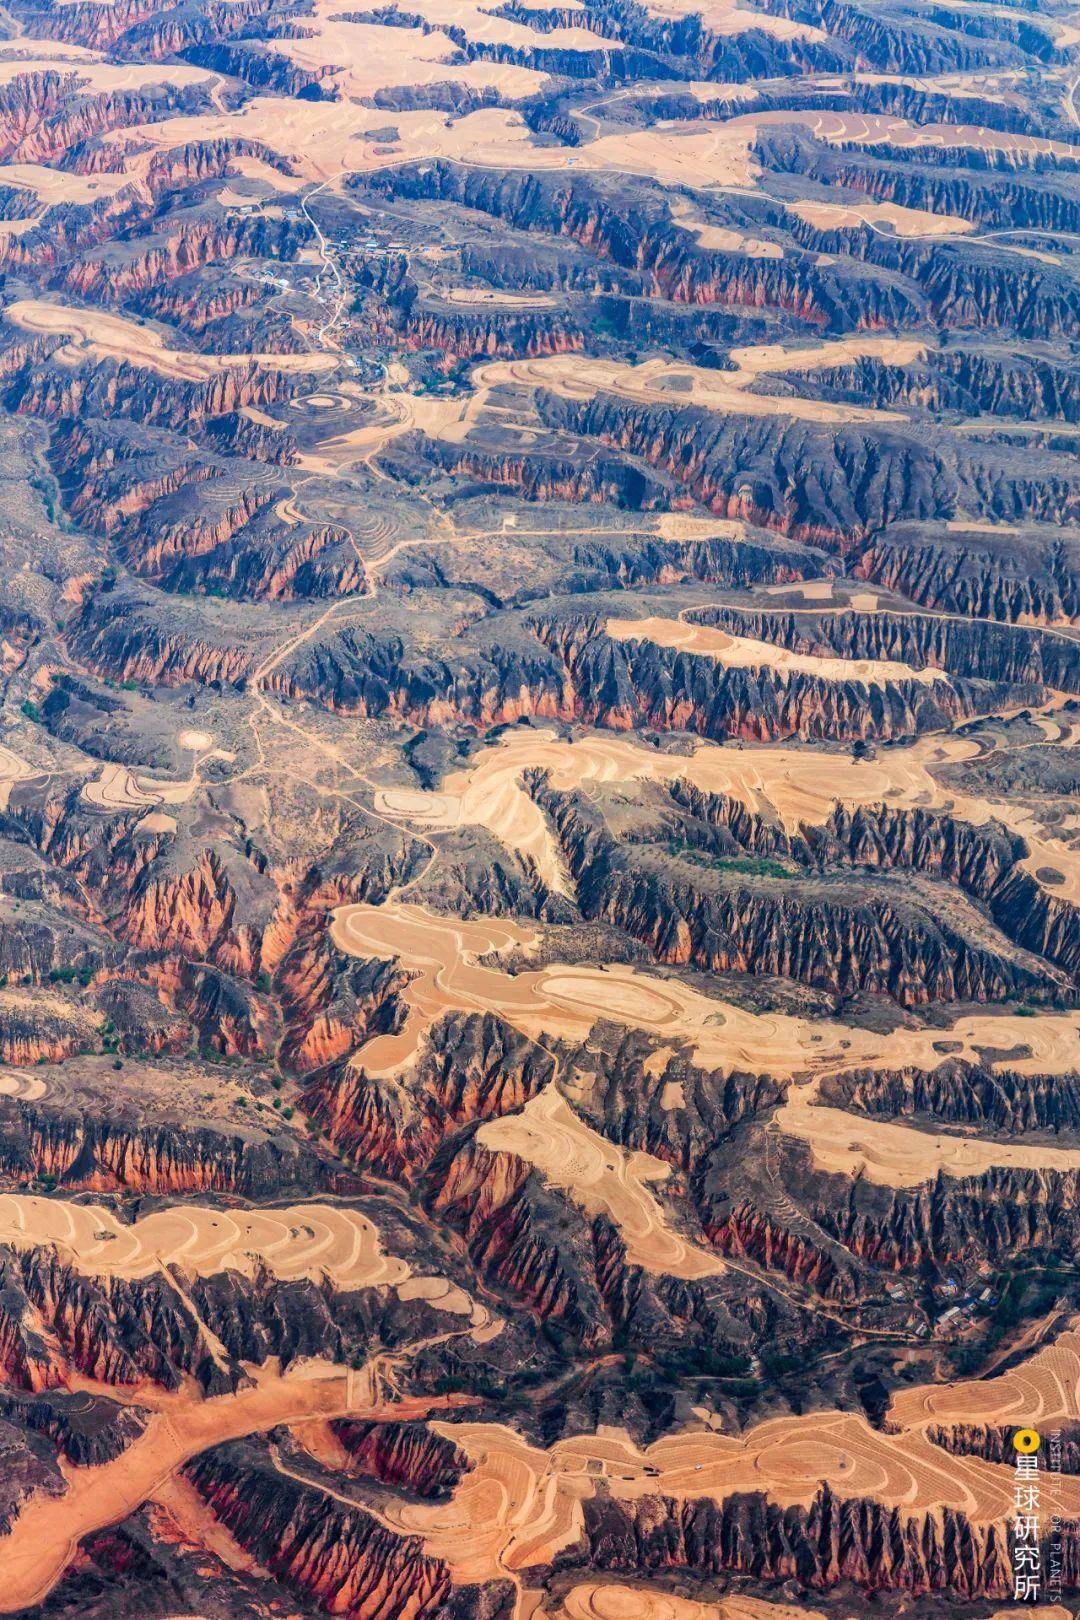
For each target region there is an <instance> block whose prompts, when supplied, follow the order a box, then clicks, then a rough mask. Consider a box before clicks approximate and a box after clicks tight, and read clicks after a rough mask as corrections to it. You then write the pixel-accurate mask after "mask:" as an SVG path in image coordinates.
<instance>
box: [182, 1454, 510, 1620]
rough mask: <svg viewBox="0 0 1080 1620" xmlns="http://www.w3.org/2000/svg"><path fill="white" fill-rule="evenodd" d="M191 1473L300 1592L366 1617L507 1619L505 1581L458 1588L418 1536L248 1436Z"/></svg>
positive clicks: (220, 1514) (238, 1531) (244, 1540)
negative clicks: (330, 1491) (319, 1483)
mask: <svg viewBox="0 0 1080 1620" xmlns="http://www.w3.org/2000/svg"><path fill="white" fill-rule="evenodd" d="M187 1475H188V1478H189V1479H190V1480H191V1482H192V1484H193V1485H194V1486H195V1488H196V1490H197V1491H198V1492H199V1494H200V1495H201V1496H202V1497H203V1499H204V1500H205V1501H206V1502H207V1503H208V1504H209V1505H210V1506H211V1507H212V1509H213V1511H214V1513H215V1515H216V1517H217V1518H219V1519H220V1520H221V1522H222V1523H223V1524H225V1525H226V1526H227V1527H228V1529H229V1530H230V1531H231V1532H232V1534H233V1535H234V1536H235V1537H236V1539H237V1540H238V1541H239V1542H240V1544H241V1546H243V1547H245V1548H246V1549H247V1550H249V1551H250V1552H251V1553H253V1554H254V1556H255V1557H256V1558H258V1560H259V1562H260V1563H261V1564H263V1565H264V1566H265V1567H266V1568H268V1569H270V1570H271V1571H272V1572H273V1574H274V1575H276V1576H278V1577H279V1578H281V1579H283V1580H285V1581H286V1582H287V1583H288V1584H289V1585H290V1586H291V1587H293V1588H294V1589H295V1590H296V1591H297V1592H298V1593H300V1594H302V1595H303V1596H304V1597H306V1598H308V1599H314V1600H315V1601H316V1602H318V1603H320V1604H322V1605H329V1604H332V1605H333V1609H334V1612H335V1613H338V1614H343V1615H346V1616H349V1617H350V1620H361V1617H362V1616H364V1615H369V1614H376V1613H380V1612H386V1613H399V1612H402V1611H403V1610H407V1611H408V1612H409V1613H412V1614H415V1615H416V1616H417V1620H428V1617H432V1620H434V1616H436V1615H438V1614H441V1613H445V1612H446V1606H447V1604H448V1603H449V1602H450V1601H451V1599H452V1600H453V1604H454V1609H453V1612H455V1613H459V1614H461V1615H463V1616H470V1617H471V1616H475V1620H507V1617H508V1616H509V1615H510V1613H511V1610H512V1607H513V1603H512V1588H511V1587H510V1583H509V1582H496V1583H494V1584H492V1585H488V1586H486V1587H484V1588H461V1589H459V1590H458V1591H457V1592H454V1591H453V1584H452V1582H451V1579H450V1573H449V1570H448V1568H447V1566H446V1564H445V1563H443V1562H442V1561H441V1560H440V1559H438V1558H432V1557H430V1556H428V1555H427V1554H425V1553H424V1551H423V1548H422V1543H421V1542H420V1540H419V1538H418V1537H415V1536H400V1535H396V1534H394V1532H393V1531H391V1530H388V1529H386V1528H385V1527H384V1526H383V1525H382V1524H380V1523H379V1521H378V1519H376V1518H375V1517H374V1516H372V1515H370V1514H368V1513H366V1512H365V1511H364V1510H363V1508H361V1507H359V1506H357V1507H349V1506H348V1505H347V1504H346V1503H344V1502H342V1501H339V1500H337V1499H335V1498H333V1497H331V1496H329V1495H327V1494H326V1493H325V1492H324V1491H321V1490H319V1489H318V1488H317V1487H314V1486H307V1485H304V1484H302V1483H301V1482H299V1481H297V1480H295V1479H292V1478H290V1477H289V1476H287V1475H284V1474H282V1473H281V1472H280V1471H279V1470H277V1469H276V1468H275V1467H274V1465H273V1462H272V1460H271V1458H270V1457H269V1456H268V1454H267V1452H266V1449H265V1448H264V1447H262V1446H260V1445H256V1444H253V1443H251V1442H243V1443H240V1444H237V1445H230V1446H221V1447H219V1448H218V1449H217V1450H215V1451H210V1452H207V1453H206V1454H205V1455H204V1456H202V1457H200V1458H198V1459H197V1460H196V1461H195V1462H194V1463H192V1464H191V1465H190V1466H189V1468H188V1469H187Z"/></svg>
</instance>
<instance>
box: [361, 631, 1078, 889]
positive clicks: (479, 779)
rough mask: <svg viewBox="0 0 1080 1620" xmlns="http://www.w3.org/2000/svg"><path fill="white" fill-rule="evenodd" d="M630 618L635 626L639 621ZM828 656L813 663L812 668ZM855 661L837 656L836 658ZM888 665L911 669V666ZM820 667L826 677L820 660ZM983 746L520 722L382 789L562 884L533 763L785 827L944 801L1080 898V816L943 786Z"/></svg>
mask: <svg viewBox="0 0 1080 1620" xmlns="http://www.w3.org/2000/svg"><path fill="white" fill-rule="evenodd" d="M626 622H627V623H628V624H630V625H631V626H633V625H640V624H641V623H642V621H641V620H629V621H626ZM667 622H672V621H667ZM751 645H759V644H756V643H752V644H751ZM760 645H762V646H766V645H768V644H766V643H761V644H760ZM769 652H770V653H774V654H778V655H780V656H783V655H782V653H781V652H780V649H778V648H774V647H771V646H770V647H769ZM830 662H831V661H830V660H821V659H813V660H812V663H813V664H814V665H815V666H817V665H820V664H822V663H825V664H828V663H830ZM847 662H848V661H847V660H843V659H838V660H836V663H837V664H840V665H844V664H846V663H847ZM860 662H861V661H860ZM885 667H886V668H887V669H890V670H905V669H906V668H907V667H908V666H906V665H895V664H888V665H886V666H885ZM815 672H816V673H821V674H824V671H823V670H817V669H816V668H815ZM1038 723H1039V724H1040V725H1041V726H1042V727H1043V730H1044V734H1045V735H1046V739H1047V742H1051V741H1061V742H1064V743H1065V744H1066V745H1067V746H1069V747H1075V746H1076V745H1077V739H1078V738H1080V727H1076V726H1074V725H1069V726H1067V727H1065V728H1064V730H1063V728H1062V727H1061V726H1060V725H1058V724H1057V723H1056V722H1054V721H1051V720H1043V721H1039V722H1038ZM980 751H981V745H980V743H979V741H978V740H977V739H975V738H973V737H958V736H955V735H953V736H941V735H930V736H926V737H921V738H919V739H918V740H917V741H915V742H913V743H910V744H907V745H905V746H901V747H896V748H890V749H887V750H882V752H881V753H880V754H879V755H878V757H877V758H875V759H873V760H856V759H853V758H852V757H851V756H850V755H849V754H828V755H822V754H818V753H814V752H812V751H810V750H807V749H801V748H788V747H784V746H773V745H769V746H763V747H744V748H739V749H733V748H724V747H721V746H718V745H717V744H715V743H711V742H701V743H699V744H698V745H697V746H696V747H695V749H694V751H693V752H692V753H690V754H685V755H684V754H664V753H660V752H658V751H657V750H656V749H655V748H649V747H646V746H645V745H644V744H641V743H639V742H636V741H634V740H632V739H630V738H627V737H619V736H613V735H611V734H610V733H607V734H603V733H594V734H591V735H582V736H576V737H574V738H573V740H572V741H567V740H565V739H562V738H560V737H558V736H557V735H556V733H554V732H551V731H531V730H530V731H516V732H507V733H504V735H503V736H502V737H501V738H500V739H499V741H498V742H497V743H495V744H493V745H491V746H489V747H487V748H483V749H481V750H480V751H479V752H478V753H477V754H476V755H475V756H474V758H473V760H472V762H471V763H470V764H469V766H468V767H467V768H466V769H464V770H460V771H454V772H452V773H451V774H450V775H449V776H447V778H446V780H445V781H444V783H443V785H442V787H441V788H440V789H437V790H436V791H434V792H425V791H421V790H416V789H412V788H408V789H400V788H385V789H382V790H380V791H379V792H378V793H377V795H376V808H377V809H379V810H380V811H382V813H384V814H386V815H388V816H391V817H393V818H395V819H398V818H400V819H401V820H404V821H406V822H409V823H411V824H413V825H415V826H417V827H428V828H429V829H431V830H432V831H440V830H450V829H452V828H454V827H461V826H481V827H486V828H487V829H488V831H489V832H491V833H493V834H494V835H495V837H496V838H499V839H501V840H502V841H503V842H504V843H505V844H506V845H507V846H508V847H509V848H511V849H519V850H520V851H521V852H522V853H523V854H525V855H527V856H528V857H529V858H530V859H531V860H533V861H534V862H535V864H536V866H537V868H538V870H539V871H540V873H541V875H542V877H543V878H544V881H545V882H546V883H548V884H549V886H550V887H552V888H555V889H559V890H562V891H565V885H566V881H567V879H566V874H565V872H564V870H563V864H562V857H561V853H560V851H559V849H558V846H557V844H556V842H555V840H554V839H553V837H552V835H551V831H550V829H549V827H548V825H547V822H546V821H545V819H544V817H543V815H542V814H541V812H540V810H539V809H538V808H537V806H536V804H535V803H534V802H533V800H532V799H531V798H530V797H529V795H528V794H527V793H526V792H525V790H524V788H523V787H522V777H523V775H524V773H525V772H526V771H527V770H546V771H548V772H549V773H550V780H551V785H552V786H553V787H555V788H557V789H558V790H559V791H561V792H569V791H572V790H573V789H575V788H581V787H583V786H586V785H588V784H589V783H592V782H631V781H635V780H645V781H655V782H668V783H670V782H676V781H686V782H690V783H692V784H693V786H695V787H697V788H700V789H701V791H702V792H705V793H723V794H727V795H729V796H730V797H732V798H735V799H738V801H739V802H740V804H743V805H745V807H746V808H747V809H748V810H753V811H757V810H761V809H763V808H765V809H767V810H768V811H769V812H771V813H772V814H774V815H775V816H776V817H777V819H778V820H779V821H780V822H781V824H782V825H783V827H784V828H785V830H786V831H787V832H789V833H794V832H797V831H798V830H799V828H800V826H802V825H803V824H806V825H809V826H815V827H820V826H822V825H824V823H825V822H827V821H828V819H829V817H830V816H831V815H832V813H833V810H834V809H835V808H836V806H837V805H838V804H840V805H845V806H847V807H849V808H856V807H858V806H860V805H876V804H887V805H890V806H892V807H895V808H901V807H904V808H912V809H914V808H919V809H923V810H941V811H945V810H947V811H948V813H949V814H950V815H951V816H953V817H954V818H956V819H957V820H960V821H968V822H971V823H972V824H973V825H974V826H983V825H984V824H985V823H986V822H988V821H1000V822H1001V823H1002V825H1003V826H1006V827H1008V828H1009V829H1010V831H1012V832H1014V833H1016V834H1018V835H1019V836H1020V837H1022V838H1023V839H1024V840H1025V842H1026V843H1027V845H1028V854H1027V855H1026V856H1024V857H1023V860H1022V864H1023V866H1024V867H1025V869H1026V870H1027V871H1028V872H1030V873H1031V875H1032V876H1034V877H1035V878H1036V879H1037V880H1038V881H1042V880H1041V879H1039V873H1040V872H1044V871H1049V872H1052V873H1056V874H1057V875H1058V878H1059V881H1058V882H1056V883H1051V884H1049V885H1048V888H1049V892H1050V893H1051V894H1054V895H1057V896H1058V897H1059V898H1061V899H1063V900H1068V901H1070V902H1072V903H1073V904H1077V903H1080V850H1078V849H1073V848H1070V843H1069V842H1068V841H1066V840H1070V841H1072V840H1073V834H1074V833H1075V832H1076V831H1077V830H1080V813H1075V814H1074V813H1070V814H1069V815H1068V816H1067V819H1066V821H1065V824H1064V826H1063V828H1062V832H1063V833H1064V834H1065V837H1064V838H1061V839H1055V838H1051V837H1048V836H1047V835H1046V833H1045V831H1044V830H1043V829H1042V828H1041V826H1040V825H1039V823H1038V821H1037V820H1036V818H1035V816H1034V813H1033V812H1032V811H1031V810H1030V809H1028V808H1027V807H1025V806H1024V805H1023V804H1021V803H1018V802H1017V801H1015V800H1008V801H1007V800H999V799H987V798H984V797H981V796H979V795H977V794H965V793H961V792H958V791H955V790H954V789H952V788H949V789H946V788H944V787H943V786H942V785H941V783H940V782H939V781H938V780H937V778H936V776H935V775H934V767H935V766H940V765H953V764H961V763H963V762H964V761H965V760H973V759H976V758H978V756H979V754H980Z"/></svg>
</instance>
